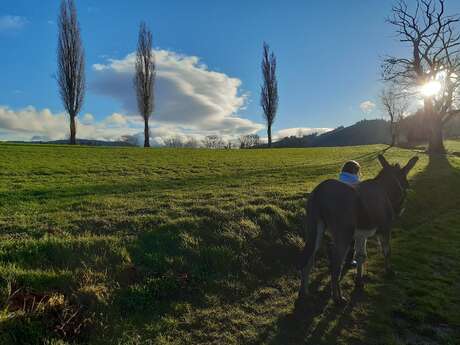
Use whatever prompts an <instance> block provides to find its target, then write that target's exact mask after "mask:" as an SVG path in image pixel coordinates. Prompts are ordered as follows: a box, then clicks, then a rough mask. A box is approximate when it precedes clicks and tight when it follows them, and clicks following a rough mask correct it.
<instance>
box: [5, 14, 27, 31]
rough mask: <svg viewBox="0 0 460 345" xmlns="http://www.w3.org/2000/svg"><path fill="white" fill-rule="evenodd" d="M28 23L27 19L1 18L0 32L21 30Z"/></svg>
mask: <svg viewBox="0 0 460 345" xmlns="http://www.w3.org/2000/svg"><path fill="white" fill-rule="evenodd" d="M27 23H28V21H27V19H26V18H25V17H20V16H12V15H4V16H0V32H1V31H10V30H20V29H22V28H23V27H24V26H25V25H26V24H27Z"/></svg>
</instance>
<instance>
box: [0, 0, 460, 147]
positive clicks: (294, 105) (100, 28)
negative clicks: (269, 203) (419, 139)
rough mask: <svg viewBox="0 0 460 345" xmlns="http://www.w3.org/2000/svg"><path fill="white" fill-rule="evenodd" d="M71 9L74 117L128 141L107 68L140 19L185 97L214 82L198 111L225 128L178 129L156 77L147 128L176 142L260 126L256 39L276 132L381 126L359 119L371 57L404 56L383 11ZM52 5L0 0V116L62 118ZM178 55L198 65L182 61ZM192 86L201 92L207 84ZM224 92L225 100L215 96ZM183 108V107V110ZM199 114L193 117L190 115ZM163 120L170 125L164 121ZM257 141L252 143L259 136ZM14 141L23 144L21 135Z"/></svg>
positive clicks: (373, 85) (220, 6)
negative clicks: (76, 58)
mask: <svg viewBox="0 0 460 345" xmlns="http://www.w3.org/2000/svg"><path fill="white" fill-rule="evenodd" d="M31 3H36V5H31ZM76 4H77V8H78V14H79V21H80V24H81V29H82V37H83V43H84V45H85V50H86V58H87V80H88V90H87V97H86V100H85V106H84V109H83V111H82V113H81V114H82V115H81V117H80V119H81V121H83V120H82V119H83V116H84V114H87V113H89V114H91V115H88V116H87V120H88V123H90V122H91V123H93V124H97V123H99V124H100V123H102V122H103V121H105V120H106V119H107V118H108V117H110V116H112V115H113V114H118V115H120V116H127V117H128V121H126V119H125V120H120V121H118V122H117V121H115V122H114V126H115V123H116V126H118V127H123V126H128V127H130V131H129V133H134V132H135V130H134V129H133V128H132V127H134V128H137V127H136V126H137V124H136V122H135V121H131V120H130V119H132V118H131V117H130V116H134V115H135V114H134V110H133V109H130V107H129V105H127V103H129V102H128V101H127V100H126V98H127V97H129V95H128V94H129V90H127V89H126V88H127V87H130V85H128V86H127V84H126V83H127V82H128V81H129V78H128V77H127V76H128V74H126V75H125V78H121V77H120V74H119V73H121V72H120V70H116V68H115V67H114V65H113V61H110V60H109V59H114V60H116V61H118V62H119V63H120V64H122V63H123V62H126V61H128V60H129V58H127V57H128V55H129V54H130V53H132V52H133V51H134V50H135V47H136V39H137V30H138V25H139V22H140V20H145V21H146V22H147V24H148V26H149V27H150V28H151V30H152V32H153V35H154V46H155V47H156V48H157V49H159V50H162V51H163V52H164V54H163V55H162V56H163V58H164V66H166V67H165V68H166V69H167V68H171V70H173V71H174V78H180V76H181V75H184V73H185V74H186V75H187V76H188V77H190V79H189V86H190V85H192V86H193V87H198V86H197V84H196V83H200V82H201V83H206V84H207V85H214V84H212V82H214V81H215V78H217V79H219V80H220V84H216V85H220V86H215V87H213V88H214V90H211V91H212V92H214V93H212V94H210V96H209V97H214V99H213V100H211V102H212V103H213V104H212V105H211V106H210V107H208V108H209V109H208V108H207V110H206V111H211V110H210V109H217V108H219V109H221V108H222V109H224V108H225V111H222V114H220V115H219V116H221V117H222V118H221V120H222V119H223V118H225V119H226V120H225V121H223V120H222V121H221V120H215V119H214V118H212V116H213V115H212V114H210V115H209V116H210V117H209V118H202V119H198V120H197V121H189V120H187V119H186V120H182V119H181V116H182V117H184V118H185V117H187V114H185V113H184V114H181V116H177V118H175V114H172V113H173V112H174V111H175V109H187V107H189V104H188V103H184V104H182V105H181V106H182V107H181V108H177V107H178V105H177V104H176V107H175V108H174V107H173V108H170V109H168V108H167V107H168V104H170V103H171V102H173V101H175V100H179V99H181V97H175V96H174V95H175V92H176V91H175V90H176V89H175V88H179V89H181V90H182V89H183V88H182V86H181V84H179V82H178V81H177V80H176V79H174V82H171V80H172V79H168V80H166V79H167V78H169V77H168V76H166V73H165V75H164V76H163V77H164V78H166V79H164V81H163V82H161V83H159V84H158V87H160V86H162V85H165V86H164V89H167V90H168V92H169V93H168V94H167V95H165V94H166V91H165V90H163V91H162V93H160V96H158V97H165V98H164V99H167V100H168V102H166V100H164V99H163V98H161V99H158V102H160V103H161V104H159V107H160V109H161V112H162V114H160V115H159V118H160V119H163V120H164V121H163V122H161V121H160V122H159V123H158V126H159V127H161V126H163V127H165V128H168V129H169V130H171V128H174V127H178V128H180V129H181V131H182V132H185V133H187V132H193V131H195V132H197V133H198V132H199V133H201V134H204V133H207V131H209V130H211V131H213V130H215V131H218V130H221V129H222V128H224V127H225V126H230V127H231V126H232V125H235V123H236V122H235V121H233V122H232V121H227V120H228V118H227V117H232V116H236V117H237V118H238V119H241V120H244V121H246V120H247V121H246V122H244V121H240V122H238V123H237V124H236V125H237V126H240V127H239V128H240V129H239V130H238V131H233V132H232V131H231V130H228V128H226V129H227V131H225V130H224V133H228V134H229V135H230V134H232V135H236V134H241V133H243V132H244V131H245V130H246V131H255V130H257V129H260V128H261V127H258V126H260V124H263V118H262V113H261V109H260V107H259V87H260V82H261V80H260V59H261V48H262V42H263V41H264V40H265V41H267V42H268V43H269V44H270V46H271V47H272V49H273V50H274V52H275V54H276V56H277V58H278V79H279V91H280V107H279V112H278V118H277V120H276V122H275V128H274V129H275V131H279V130H283V129H289V128H323V127H325V128H333V127H336V126H339V125H349V124H352V123H354V122H356V121H358V120H360V119H361V118H364V117H367V118H375V117H381V112H380V111H379V109H378V106H377V107H375V108H374V109H372V107H371V106H370V107H369V108H368V110H369V111H368V112H367V113H365V112H363V110H362V109H361V108H360V104H362V103H363V102H366V101H370V102H372V103H378V99H377V95H378V92H379V90H380V87H381V85H380V83H379V65H380V61H381V57H382V56H383V55H385V54H388V53H391V54H404V53H405V48H404V47H403V46H402V45H400V44H399V43H398V42H397V41H396V40H395V37H394V34H393V31H392V28H391V27H390V26H389V24H387V23H385V17H386V16H387V15H388V14H389V13H390V7H391V1H381V0H369V1H358V0H347V1H343V0H329V1H321V2H313V1H304V0H303V1H300V0H291V1H289V2H287V1H284V2H283V1H275V0H272V1H247V0H246V1H242V0H234V1H211V0H198V1H185V0H184V1H179V0H169V1H161V2H160V1H147V0H145V1H141V0H137V1H131V2H127V1H106V0H103V1H87V0H76ZM58 6H59V1H56V0H54V1H46V0H42V1H40V2H35V1H34V2H31V1H30V0H27V1H26V0H15V1H8V0H6V1H2V3H1V5H0V44H1V54H0V80H1V83H0V106H1V107H3V109H4V111H5V109H7V111H8V112H9V113H11V114H13V115H14V114H16V113H17V112H20V111H22V110H24V109H27V108H26V107H30V106H31V107H33V109H35V111H37V112H40V111H42V112H43V110H46V111H47V112H48V111H49V113H50V115H51V116H55V115H56V116H57V114H60V113H62V112H63V106H62V105H61V103H60V100H59V98H58V93H57V86H56V82H55V80H54V79H53V74H54V73H55V71H56V19H57V13H58ZM447 9H448V12H450V13H457V12H460V4H459V3H458V2H456V1H448V4H447ZM187 57H198V58H199V59H200V60H199V62H197V61H195V60H194V61H190V60H187ZM171 59H172V60H174V61H173V62H174V66H176V67H177V66H178V65H177V64H179V65H180V64H181V63H184V61H185V63H189V67H190V68H191V69H193V73H195V74H193V75H191V74H189V70H187V69H183V68H182V67H177V68H179V70H180V71H179V72H177V69H174V68H176V67H173V66H172V65H171V64H169V63H170V62H171ZM176 63H177V64H176ZM202 64H205V65H206V67H204V66H202ZM97 66H99V67H100V68H99V69H98V68H97ZM161 66H163V63H160V66H159V67H161ZM168 66H169V67H168ZM202 71H205V72H206V73H207V74H206V78H198V79H197V78H196V76H198V75H201V74H202ZM214 72H219V73H220V74H221V75H215V74H213V73H214ZM110 73H112V74H110ZM117 73H118V74H117ZM123 73H128V70H123ZM223 76H225V77H228V78H229V80H233V81H235V80H239V82H238V83H233V84H232V87H228V85H225V86H222V85H223V84H222V83H227V84H228V81H227V79H225V78H224V77H223ZM213 78H214V79H213ZM166 81H168V83H167V82H166ZM118 82H119V83H120V87H119V88H117V89H116V90H114V87H113V85H114V83H118ZM216 82H217V81H216ZM122 83H124V84H123V85H124V86H121V84H122ZM201 86H203V88H204V89H206V85H201ZM201 86H200V88H201ZM221 86H222V88H221V89H220V87H221ZM124 88H125V89H124ZM125 90H126V91H125ZM208 91H209V90H204V91H203V90H202V91H198V92H208ZM218 91H219V92H223V93H226V94H225V95H222V102H224V103H225V106H222V107H221V105H220V104H219V102H220V101H215V100H216V99H220V96H221V95H217V96H216V94H215V93H217V92H218ZM191 92H195V91H191ZM232 92H235V94H232ZM228 94H231V97H230V98H225V97H227V96H228ZM188 96H190V95H188ZM158 97H157V98H158ZM191 97H192V96H191ZM182 98H183V99H184V100H185V102H187V100H190V99H189V98H187V99H186V98H185V97H182ZM224 98H225V99H224ZM177 102H179V101H177ZM177 102H176V103H177ZM243 103H244V104H243ZM367 104H370V103H367ZM370 109H372V110H370ZM29 110H30V109H29ZM168 111H169V112H168ZM199 111H200V108H199V107H198V108H197V109H196V112H199ZM184 112H185V111H184ZM229 112H230V113H232V112H233V114H230V113H229ZM192 113H193V111H192ZM16 115H17V114H16ZM29 115H30V114H29ZM42 115H43V113H42ZM166 116H171V118H175V120H174V121H172V120H171V121H169V122H168V121H167V118H166ZM190 116H193V115H190ZM197 116H199V115H197ZM24 118H27V117H24ZM153 118H155V114H154V115H153ZM118 119H120V117H119V118H118ZM208 120H209V121H211V122H212V121H214V120H215V121H216V123H217V122H219V121H220V122H219V125H216V126H214V127H213V126H206V125H204V126H202V124H207V123H208V122H209V121H208ZM122 122H123V123H122ZM114 126H112V127H114ZM101 128H102V127H101ZM101 130H102V129H101ZM120 131H121V129H120V130H119V131H118V132H117V133H121V132H120ZM160 132H161V131H160ZM166 132H167V131H166V130H165V133H166ZM18 133H19V131H18ZM37 133H38V132H37ZM259 133H260V134H261V135H263V131H260V132H259ZM2 135H3V136H4V137H8V138H10V137H14V136H15V134H14V133H13V132H12V131H11V129H8V130H6V129H5V128H4V131H3V132H2V129H1V128H0V139H2V137H1V136H2ZM16 136H19V137H21V138H25V137H26V136H27V135H26V134H24V135H22V134H21V135H19V134H18V135H16Z"/></svg>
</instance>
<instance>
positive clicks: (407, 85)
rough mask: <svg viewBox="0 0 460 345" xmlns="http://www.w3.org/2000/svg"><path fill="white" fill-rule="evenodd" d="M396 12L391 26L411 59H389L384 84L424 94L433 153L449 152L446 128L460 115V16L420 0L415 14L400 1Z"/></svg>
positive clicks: (439, 0)
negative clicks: (445, 136) (446, 141)
mask: <svg viewBox="0 0 460 345" xmlns="http://www.w3.org/2000/svg"><path fill="white" fill-rule="evenodd" d="M392 12H393V15H392V17H390V18H389V19H388V22H389V23H390V24H392V25H393V26H394V27H395V29H396V32H397V34H398V36H399V40H400V41H401V42H403V43H405V44H408V45H409V47H410V54H408V56H407V57H391V56H390V57H387V58H385V60H384V62H383V66H382V75H383V79H384V80H385V81H387V82H391V83H394V84H396V85H398V86H399V87H400V88H402V89H406V91H407V92H409V93H412V94H413V95H415V94H417V93H418V94H420V93H422V95H423V96H424V98H423V102H424V114H425V117H426V120H427V121H428V122H429V123H430V127H431V134H430V139H429V147H428V150H429V151H430V152H433V153H440V152H444V151H445V150H444V143H443V127H444V125H445V124H446V123H447V122H448V121H449V120H450V119H451V118H452V117H454V116H457V115H459V114H460V107H459V100H460V98H459V86H460V78H459V76H460V54H459V53H460V49H459V48H460V34H459V32H458V31H457V30H456V25H457V23H458V22H459V21H460V17H459V16H457V15H455V16H451V15H447V14H446V13H445V1H444V0H417V1H416V3H415V8H414V9H413V10H412V11H411V10H410V9H409V8H408V6H407V3H406V1H404V0H401V1H399V2H398V3H397V4H396V5H395V6H393V9H392ZM420 91H421V92H420Z"/></svg>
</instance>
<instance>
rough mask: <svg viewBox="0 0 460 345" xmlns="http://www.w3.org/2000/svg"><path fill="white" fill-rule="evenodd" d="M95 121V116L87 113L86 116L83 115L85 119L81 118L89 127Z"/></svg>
mask: <svg viewBox="0 0 460 345" xmlns="http://www.w3.org/2000/svg"><path fill="white" fill-rule="evenodd" d="M93 121H94V116H93V115H92V114H90V113H86V114H85V115H83V117H82V118H81V123H83V124H85V125H89V124H91V123H92V122H93Z"/></svg>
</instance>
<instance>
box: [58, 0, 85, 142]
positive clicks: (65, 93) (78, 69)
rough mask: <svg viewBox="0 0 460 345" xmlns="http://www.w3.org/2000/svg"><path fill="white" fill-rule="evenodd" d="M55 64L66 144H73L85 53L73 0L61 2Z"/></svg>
mask: <svg viewBox="0 0 460 345" xmlns="http://www.w3.org/2000/svg"><path fill="white" fill-rule="evenodd" d="M58 30H59V34H58V48H57V64H58V75H57V82H58V85H59V94H60V96H61V100H62V103H63V104H64V107H65V109H66V111H67V113H68V114H69V120H70V144H71V145H75V144H76V136H77V124H76V117H77V116H78V113H79V112H80V110H81V107H82V105H83V100H84V97H85V52H84V49H83V44H82V41H81V37H80V24H79V23H78V18H77V8H76V7H75V2H74V1H73V0H62V2H61V8H60V12H59V17H58Z"/></svg>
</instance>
